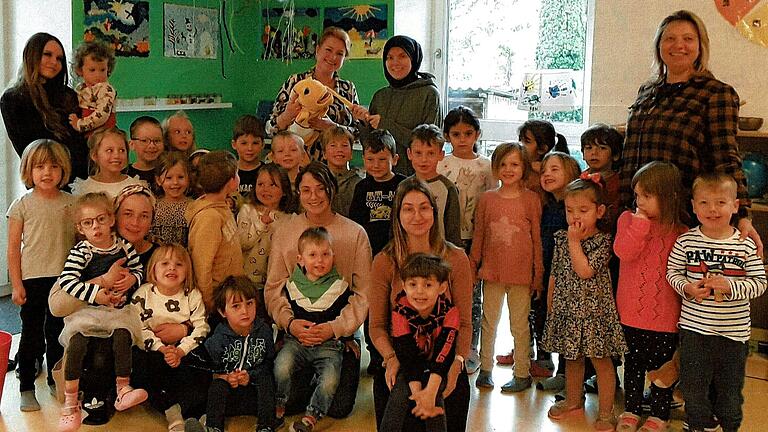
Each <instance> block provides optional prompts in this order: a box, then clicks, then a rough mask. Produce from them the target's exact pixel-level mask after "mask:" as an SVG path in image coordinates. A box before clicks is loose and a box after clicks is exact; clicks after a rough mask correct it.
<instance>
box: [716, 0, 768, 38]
mask: <svg viewBox="0 0 768 432" xmlns="http://www.w3.org/2000/svg"><path fill="white" fill-rule="evenodd" d="M715 6H716V7H717V10H718V12H720V15H722V16H723V18H725V20H726V21H728V23H729V24H730V25H732V26H734V27H736V29H737V30H738V31H739V33H741V35H742V36H744V37H745V38H747V39H748V40H750V41H752V42H754V43H756V44H759V45H762V46H764V47H768V0H715Z"/></svg>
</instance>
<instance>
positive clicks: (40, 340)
mask: <svg viewBox="0 0 768 432" xmlns="http://www.w3.org/2000/svg"><path fill="white" fill-rule="evenodd" d="M54 283H56V278H55V277H52V278H33V279H25V280H23V281H22V284H23V285H24V289H25V290H26V291H27V302H26V303H24V304H23V305H21V310H20V311H19V317H20V318H21V340H20V341H19V351H18V360H19V365H18V368H19V390H21V391H28V390H34V389H35V369H36V366H35V361H36V360H37V359H38V358H40V357H42V356H43V354H45V358H46V359H45V361H46V365H47V367H48V384H53V373H52V372H51V371H52V370H53V366H54V365H55V364H56V362H57V361H59V359H60V358H61V356H62V355H63V354H64V348H63V347H62V346H61V344H60V343H59V333H61V329H62V328H64V319H62V318H56V317H54V316H53V315H51V311H50V310H49V309H48V294H49V293H50V291H51V287H52V286H53V284H54Z"/></svg>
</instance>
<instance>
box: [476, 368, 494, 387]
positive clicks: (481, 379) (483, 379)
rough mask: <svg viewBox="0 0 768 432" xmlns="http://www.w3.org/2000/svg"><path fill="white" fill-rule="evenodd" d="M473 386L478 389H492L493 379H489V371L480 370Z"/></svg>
mask: <svg viewBox="0 0 768 432" xmlns="http://www.w3.org/2000/svg"><path fill="white" fill-rule="evenodd" d="M475 386H477V387H479V388H493V378H492V377H491V371H485V370H482V369H480V373H479V374H478V375H477V379H476V380H475Z"/></svg>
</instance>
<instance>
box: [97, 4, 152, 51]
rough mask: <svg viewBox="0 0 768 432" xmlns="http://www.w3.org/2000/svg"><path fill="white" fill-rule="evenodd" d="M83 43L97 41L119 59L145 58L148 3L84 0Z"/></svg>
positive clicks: (147, 42) (147, 34) (147, 47)
mask: <svg viewBox="0 0 768 432" xmlns="http://www.w3.org/2000/svg"><path fill="white" fill-rule="evenodd" d="M83 10H84V12H85V14H84V16H85V20H84V23H83V24H84V27H85V31H84V32H83V40H85V41H86V42H91V41H101V42H104V43H106V44H107V45H109V46H111V47H112V48H113V49H114V50H115V55H117V56H121V57H149V2H148V1H140V0H84V1H83Z"/></svg>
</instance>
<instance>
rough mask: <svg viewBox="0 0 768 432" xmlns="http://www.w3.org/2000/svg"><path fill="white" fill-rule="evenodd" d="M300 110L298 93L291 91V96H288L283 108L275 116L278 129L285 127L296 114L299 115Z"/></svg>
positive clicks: (294, 118)
mask: <svg viewBox="0 0 768 432" xmlns="http://www.w3.org/2000/svg"><path fill="white" fill-rule="evenodd" d="M300 111H301V104H299V95H298V94H296V93H293V92H291V96H290V98H288V103H287V104H286V105H285V109H284V110H283V112H282V113H281V114H280V115H279V116H277V127H278V129H281V130H282V129H287V128H288V126H290V125H291V123H293V121H294V120H296V116H298V115H299V112H300Z"/></svg>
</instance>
